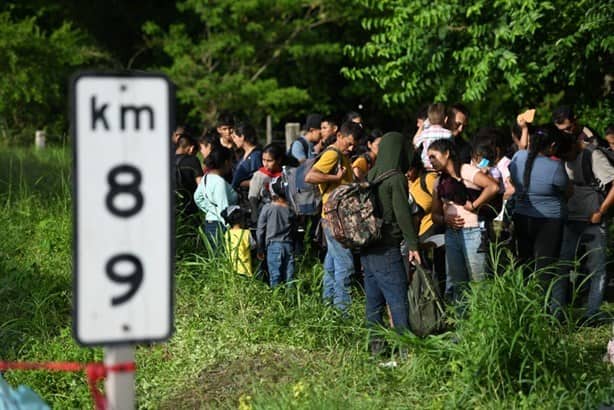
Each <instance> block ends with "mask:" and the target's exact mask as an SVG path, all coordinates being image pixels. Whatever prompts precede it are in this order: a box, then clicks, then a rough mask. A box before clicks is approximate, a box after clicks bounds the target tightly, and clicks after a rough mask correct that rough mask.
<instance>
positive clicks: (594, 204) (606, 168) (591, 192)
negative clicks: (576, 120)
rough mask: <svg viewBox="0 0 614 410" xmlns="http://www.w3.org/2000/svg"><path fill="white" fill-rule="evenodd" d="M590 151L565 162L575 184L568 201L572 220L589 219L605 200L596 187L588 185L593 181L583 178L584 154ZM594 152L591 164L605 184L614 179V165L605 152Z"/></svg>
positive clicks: (570, 177)
mask: <svg viewBox="0 0 614 410" xmlns="http://www.w3.org/2000/svg"><path fill="white" fill-rule="evenodd" d="M590 152H591V151H590V150H588V149H584V150H582V151H581V152H580V155H578V157H577V158H576V159H575V160H574V161H567V162H565V171H566V172H567V175H568V176H569V180H570V181H571V182H572V183H573V184H574V192H573V195H572V196H571V198H569V201H568V202H567V209H568V211H569V215H568V219H569V220H572V221H584V222H586V221H588V219H589V218H590V216H591V215H592V214H593V213H594V212H596V211H598V210H599V207H600V206H601V203H602V201H603V196H602V195H601V194H600V193H598V192H597V191H596V190H595V188H593V187H591V186H588V185H587V183H590V182H591V181H584V178H583V172H582V159H583V156H584V155H588V154H590ZM592 154H593V155H591V166H592V170H593V174H594V175H595V178H597V179H598V180H599V181H600V182H601V183H602V184H603V185H607V184H609V183H610V182H612V181H614V167H612V164H610V161H608V159H607V158H606V156H605V155H604V154H603V152H601V151H599V150H593V151H592Z"/></svg>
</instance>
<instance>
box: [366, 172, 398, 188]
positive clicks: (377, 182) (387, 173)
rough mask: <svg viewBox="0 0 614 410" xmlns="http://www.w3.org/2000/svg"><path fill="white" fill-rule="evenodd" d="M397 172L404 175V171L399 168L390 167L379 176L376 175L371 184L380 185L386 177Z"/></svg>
mask: <svg viewBox="0 0 614 410" xmlns="http://www.w3.org/2000/svg"><path fill="white" fill-rule="evenodd" d="M397 174H400V175H403V173H402V172H401V171H399V170H398V169H389V170H388V171H385V172H382V173H381V174H379V175H378V176H377V177H375V179H374V180H373V181H371V183H370V185H371V186H374V185H378V184H380V183H382V182H383V181H384V180H385V179H388V178H390V177H391V176H393V175H397Z"/></svg>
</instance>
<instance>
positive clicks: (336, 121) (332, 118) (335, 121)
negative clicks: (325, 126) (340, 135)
mask: <svg viewBox="0 0 614 410" xmlns="http://www.w3.org/2000/svg"><path fill="white" fill-rule="evenodd" d="M322 122H327V123H329V124H330V125H334V126H336V127H339V119H338V118H337V117H335V116H334V115H326V116H324V117H322V121H321V123H322Z"/></svg>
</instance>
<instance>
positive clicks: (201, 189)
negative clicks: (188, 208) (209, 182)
mask: <svg viewBox="0 0 614 410" xmlns="http://www.w3.org/2000/svg"><path fill="white" fill-rule="evenodd" d="M194 202H195V203H196V206H197V207H198V209H200V210H201V211H203V212H206V211H205V178H201V181H200V183H199V184H198V186H197V187H196V191H194Z"/></svg>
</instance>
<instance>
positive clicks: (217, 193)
mask: <svg viewBox="0 0 614 410" xmlns="http://www.w3.org/2000/svg"><path fill="white" fill-rule="evenodd" d="M237 200H238V195H237V193H236V192H235V190H234V189H232V187H231V186H230V184H228V182H226V180H225V179H224V178H222V177H221V176H219V175H217V174H212V173H208V174H207V175H205V176H204V177H203V178H201V180H200V184H198V187H197V188H196V192H194V202H196V205H197V206H198V208H199V209H200V210H201V211H203V212H204V213H205V220H206V221H210V222H222V223H224V218H222V211H223V210H224V209H226V208H228V206H229V205H233V204H236V203H237Z"/></svg>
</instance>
